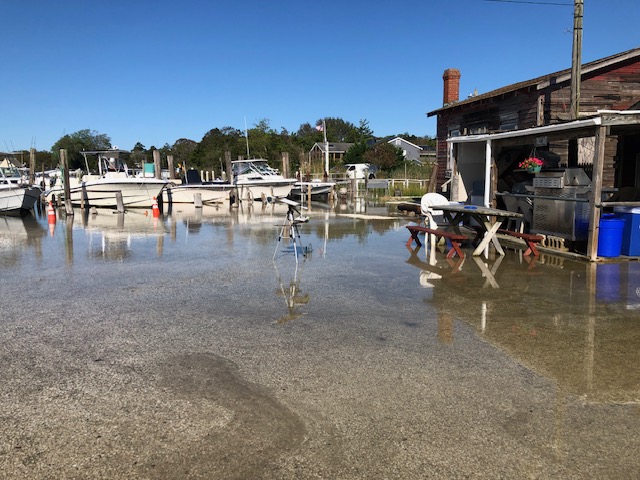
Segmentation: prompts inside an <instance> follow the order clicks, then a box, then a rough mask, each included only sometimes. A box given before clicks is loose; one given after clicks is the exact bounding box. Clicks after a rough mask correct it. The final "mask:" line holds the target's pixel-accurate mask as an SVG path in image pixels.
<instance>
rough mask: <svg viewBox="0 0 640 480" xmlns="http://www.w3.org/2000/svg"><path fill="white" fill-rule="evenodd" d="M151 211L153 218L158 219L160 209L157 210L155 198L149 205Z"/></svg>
mask: <svg viewBox="0 0 640 480" xmlns="http://www.w3.org/2000/svg"><path fill="white" fill-rule="evenodd" d="M151 211H152V212H153V217H154V218H158V217H159V216H160V209H159V208H158V200H157V199H156V197H153V203H152V204H151Z"/></svg>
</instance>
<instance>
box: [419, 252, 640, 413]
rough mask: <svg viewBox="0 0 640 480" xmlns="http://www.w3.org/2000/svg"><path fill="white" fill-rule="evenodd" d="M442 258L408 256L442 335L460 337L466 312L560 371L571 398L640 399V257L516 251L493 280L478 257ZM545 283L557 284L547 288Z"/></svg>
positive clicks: (562, 389)
mask: <svg viewBox="0 0 640 480" xmlns="http://www.w3.org/2000/svg"><path fill="white" fill-rule="evenodd" d="M436 256H437V260H436V261H435V262H430V261H429V260H428V259H425V260H422V259H421V258H419V252H416V251H412V252H411V254H410V258H409V259H408V260H407V263H410V264H411V265H414V266H416V267H418V268H419V269H420V280H419V281H420V282H421V285H422V286H423V287H424V288H425V291H426V292H427V295H426V297H425V301H426V302H427V303H429V304H430V305H433V306H434V307H435V309H436V312H437V314H438V339H439V340H440V341H441V342H442V343H445V344H452V343H455V332H456V328H455V326H456V321H455V320H461V321H462V322H464V324H466V325H468V326H471V327H472V328H473V329H474V330H475V331H476V332H477V334H478V335H480V336H481V337H482V338H483V339H485V340H487V341H488V342H490V343H491V344H492V345H494V346H495V347H497V348H498V349H500V350H502V351H504V352H506V353H508V354H509V355H510V356H512V357H514V358H515V359H517V361H518V362H520V363H521V364H522V365H524V366H526V367H527V368H528V369H530V370H532V371H534V372H536V373H538V374H540V375H542V376H544V377H546V378H549V379H552V380H553V381H554V382H555V383H556V385H557V387H558V395H559V396H560V397H562V398H564V397H565V396H566V394H573V395H576V396H578V397H580V398H583V399H584V400H585V401H587V402H593V403H619V404H627V403H632V404H633V403H638V404H640V368H638V365H640V322H638V319H637V312H638V310H640V262H625V263H615V264H614V263H610V264H595V263H582V262H574V261H571V260H568V259H564V258H561V257H556V256H552V255H548V254H541V256H540V258H539V259H538V261H537V262H536V263H535V264H532V263H528V262H525V261H524V260H523V259H522V258H521V256H520V255H519V254H518V252H513V251H508V252H507V255H506V256H505V258H504V260H503V261H502V264H501V265H499V268H498V269H497V270H493V271H492V273H491V276H492V281H491V282H490V283H487V277H486V272H482V271H481V270H479V269H477V268H476V265H475V264H474V263H473V262H468V261H467V262H464V263H463V264H462V265H460V264H459V263H453V262H451V263H450V262H447V260H446V259H445V258H444V255H443V254H441V253H439V254H437V255H436ZM541 282H544V283H545V284H549V285H545V287H544V288H540V285H541ZM487 287H492V288H487ZM550 292H552V293H550ZM454 319H455V320H454Z"/></svg>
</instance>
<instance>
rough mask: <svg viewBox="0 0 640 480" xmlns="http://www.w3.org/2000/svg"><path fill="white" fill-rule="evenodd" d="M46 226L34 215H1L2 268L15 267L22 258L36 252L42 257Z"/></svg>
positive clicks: (0, 244)
mask: <svg viewBox="0 0 640 480" xmlns="http://www.w3.org/2000/svg"><path fill="white" fill-rule="evenodd" d="M46 234H47V231H46V230H45V228H44V227H43V226H42V225H41V224H40V223H39V222H38V220H37V219H36V218H35V217H34V216H33V213H30V214H27V215H24V216H21V217H20V216H4V215H1V216H0V268H6V267H13V266H15V265H17V264H19V263H20V262H21V259H23V258H24V257H26V256H28V255H30V254H31V253H30V252H32V251H34V252H35V257H36V258H37V259H39V258H41V257H42V239H43V237H45V236H46Z"/></svg>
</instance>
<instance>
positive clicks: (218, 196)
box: [162, 169, 233, 205]
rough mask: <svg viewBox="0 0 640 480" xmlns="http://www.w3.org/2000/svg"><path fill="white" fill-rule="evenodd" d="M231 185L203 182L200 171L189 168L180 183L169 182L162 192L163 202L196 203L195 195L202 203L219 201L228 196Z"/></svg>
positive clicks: (231, 189)
mask: <svg viewBox="0 0 640 480" xmlns="http://www.w3.org/2000/svg"><path fill="white" fill-rule="evenodd" d="M232 191H233V186H232V185H231V184H230V183H228V182H216V181H214V182H203V181H202V179H201V177H200V172H198V170H195V169H189V170H187V171H186V172H185V175H184V180H183V183H182V184H175V183H172V182H170V183H169V185H167V188H165V189H164V190H163V192H162V200H163V202H164V203H165V204H173V203H196V200H195V199H196V198H197V195H200V200H201V202H202V204H203V205H208V204H213V203H220V202H222V201H224V200H226V199H228V198H229V195H230V193H231V192H232Z"/></svg>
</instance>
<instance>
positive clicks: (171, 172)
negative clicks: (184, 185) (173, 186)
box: [167, 155, 176, 179]
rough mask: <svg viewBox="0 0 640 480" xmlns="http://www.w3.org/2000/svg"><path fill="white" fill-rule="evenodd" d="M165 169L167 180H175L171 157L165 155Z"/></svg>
mask: <svg viewBox="0 0 640 480" xmlns="http://www.w3.org/2000/svg"><path fill="white" fill-rule="evenodd" d="M167 168H168V169H169V178H170V179H175V178H176V171H175V169H174V168H173V155H167Z"/></svg>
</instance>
